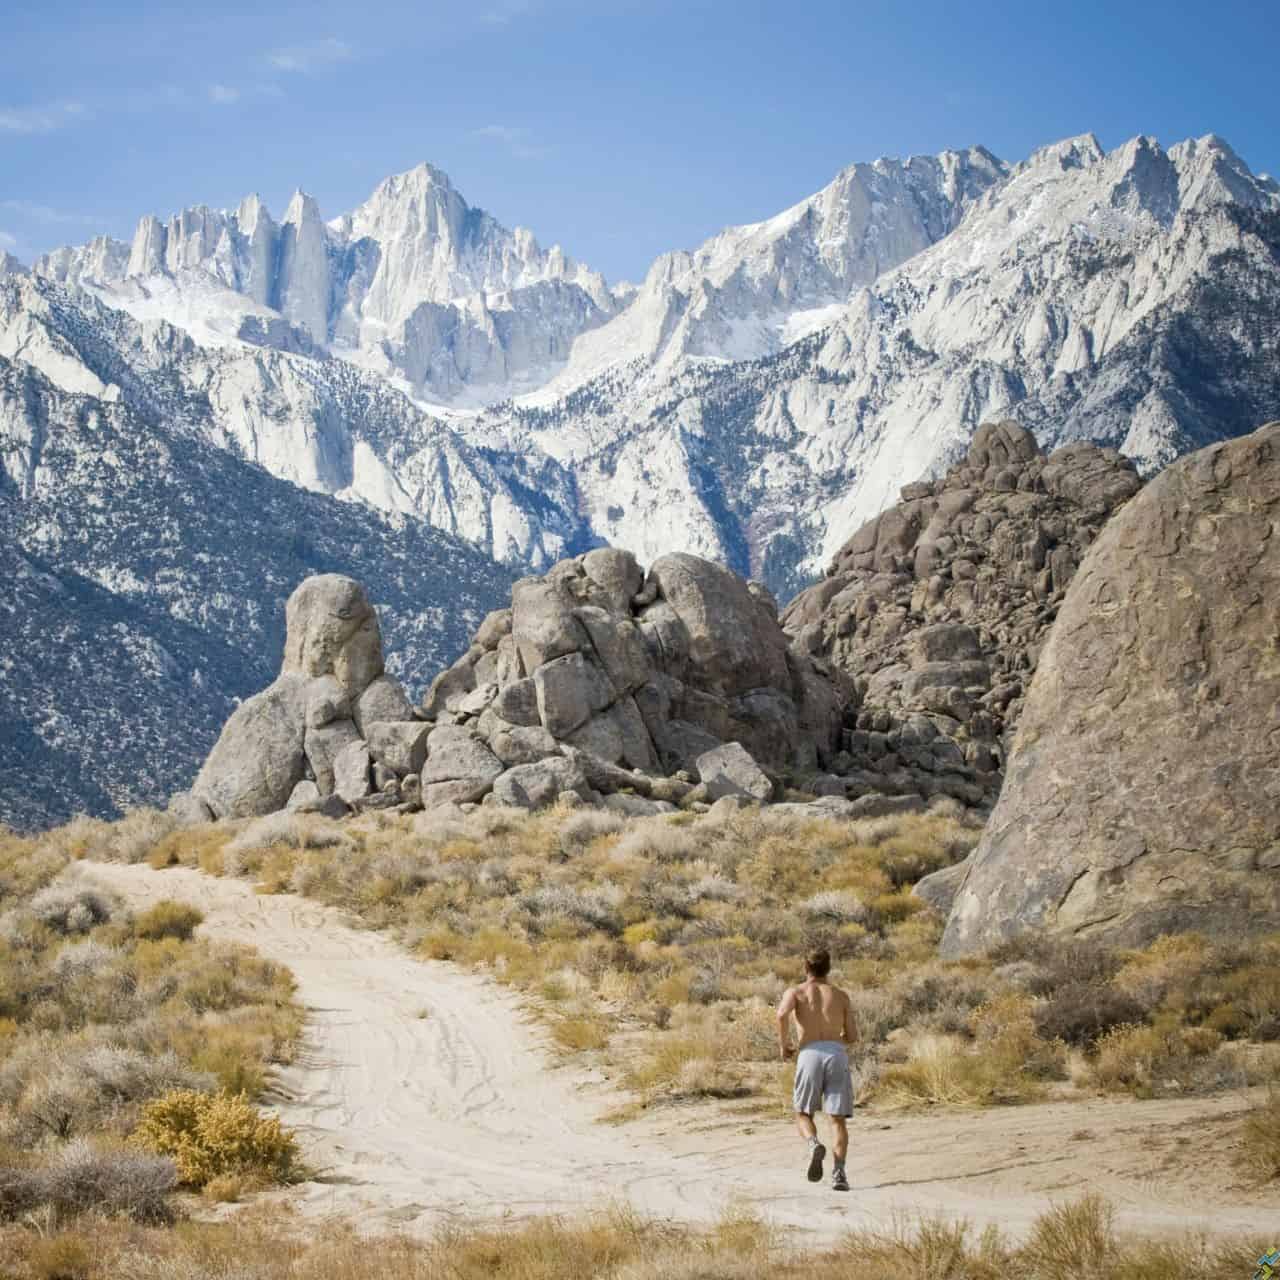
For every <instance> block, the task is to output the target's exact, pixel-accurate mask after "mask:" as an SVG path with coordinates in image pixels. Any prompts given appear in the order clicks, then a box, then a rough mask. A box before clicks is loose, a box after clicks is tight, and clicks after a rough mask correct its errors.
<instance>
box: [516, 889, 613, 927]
mask: <svg viewBox="0 0 1280 1280" xmlns="http://www.w3.org/2000/svg"><path fill="white" fill-rule="evenodd" d="M621 898H622V894H621V891H620V890H618V889H617V888H616V887H615V886H613V885H608V884H606V885H602V886H601V887H600V888H598V889H573V888H570V887H569V886H567V885H542V886H541V887H539V888H537V889H534V890H532V891H531V892H529V893H526V894H523V895H522V896H521V898H520V905H521V906H522V907H523V908H524V909H525V910H526V911H528V912H530V913H531V915H532V916H533V918H534V920H535V921H537V924H538V927H539V929H540V930H541V931H543V932H546V931H547V930H549V929H551V928H554V926H555V925H556V924H557V922H571V923H572V924H574V925H578V926H585V927H586V928H594V929H600V930H602V931H603V932H604V933H607V934H609V935H611V936H612V935H616V934H621V932H622V918H621V916H620V915H619V914H618V905H619V903H620V901H621Z"/></svg>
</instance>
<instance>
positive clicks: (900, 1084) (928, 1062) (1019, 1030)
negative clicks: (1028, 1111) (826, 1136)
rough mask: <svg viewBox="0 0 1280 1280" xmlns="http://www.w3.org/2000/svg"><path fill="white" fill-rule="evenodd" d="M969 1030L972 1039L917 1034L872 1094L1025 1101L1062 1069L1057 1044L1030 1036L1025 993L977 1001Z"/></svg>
mask: <svg viewBox="0 0 1280 1280" xmlns="http://www.w3.org/2000/svg"><path fill="white" fill-rule="evenodd" d="M970 1031H971V1034H972V1037H973V1041H972V1043H966V1042H965V1041H964V1040H963V1039H961V1038H960V1037H958V1036H948V1035H938V1034H925V1035H922V1036H919V1037H917V1038H916V1039H915V1040H914V1041H913V1042H911V1043H910V1045H909V1048H908V1050H907V1060H906V1062H903V1063H901V1064H891V1065H889V1066H886V1067H885V1069H884V1071H883V1072H882V1073H881V1077H880V1081H879V1083H878V1086H877V1096H883V1097H884V1099H885V1100H886V1101H888V1102H890V1103H897V1104H899V1105H901V1104H904V1103H912V1102H918V1101H926V1102H949V1103H967V1104H977V1105H979V1106H991V1105H993V1104H997V1103H1012V1102H1027V1101H1032V1100H1034V1099H1036V1098H1039V1097H1040V1096H1041V1095H1042V1094H1043V1092H1044V1086H1043V1081H1045V1080H1049V1079H1055V1078H1061V1077H1062V1076H1063V1075H1064V1074H1065V1056H1064V1053H1063V1050H1062V1046H1061V1045H1060V1044H1056V1043H1051V1042H1047V1041H1044V1040H1041V1039H1040V1038H1039V1037H1038V1036H1037V1035H1036V1033H1035V1024H1034V1021H1033V1017H1032V1005H1031V1002H1030V1000H1028V999H1027V998H1026V997H1025V996H1018V995H1006V996H1002V997H999V998H997V999H995V1000H993V1001H991V1002H989V1003H988V1004H984V1005H982V1006H980V1007H979V1008H978V1009H976V1010H975V1011H974V1012H973V1014H972V1015H971V1017H970Z"/></svg>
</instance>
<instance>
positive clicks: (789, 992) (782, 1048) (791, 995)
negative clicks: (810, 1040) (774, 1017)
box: [778, 987, 796, 1062]
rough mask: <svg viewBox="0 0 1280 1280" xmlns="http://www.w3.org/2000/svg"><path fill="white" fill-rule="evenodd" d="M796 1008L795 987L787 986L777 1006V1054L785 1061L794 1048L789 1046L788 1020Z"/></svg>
mask: <svg viewBox="0 0 1280 1280" xmlns="http://www.w3.org/2000/svg"><path fill="white" fill-rule="evenodd" d="M795 1008H796V989H795V987H788V988H787V989H786V992H785V993H784V994H783V997H782V1003H781V1004H780V1005H779V1006H778V1056H779V1057H780V1058H781V1059H782V1060H783V1061H784V1062H785V1061H786V1060H787V1059H788V1058H790V1057H791V1055H792V1053H793V1052H794V1050H793V1049H792V1048H791V1034H790V1030H791V1028H790V1025H789V1024H790V1021H791V1015H792V1014H793V1013H794V1012H795Z"/></svg>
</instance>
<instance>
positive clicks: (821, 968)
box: [804, 947, 831, 978]
mask: <svg viewBox="0 0 1280 1280" xmlns="http://www.w3.org/2000/svg"><path fill="white" fill-rule="evenodd" d="M804 967H805V968H806V969H807V970H808V971H809V972H810V973H811V974H813V976H814V977H815V978H825V977H826V976H827V974H829V973H830V972H831V955H830V953H829V952H828V951H827V949H826V947H819V948H817V949H816V950H814V951H810V952H809V954H808V955H807V956H805V958H804Z"/></svg>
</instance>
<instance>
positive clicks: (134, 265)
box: [34, 164, 618, 400]
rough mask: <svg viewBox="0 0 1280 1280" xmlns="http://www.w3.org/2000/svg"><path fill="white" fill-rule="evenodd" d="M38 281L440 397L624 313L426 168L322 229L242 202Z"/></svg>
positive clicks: (316, 216)
mask: <svg viewBox="0 0 1280 1280" xmlns="http://www.w3.org/2000/svg"><path fill="white" fill-rule="evenodd" d="M34 272H35V274H36V275H38V276H41V277H44V278H46V279H49V280H53V281H56V282H58V283H62V284H84V285H86V286H89V287H91V288H93V289H95V290H96V291H98V292H100V293H102V294H103V295H104V296H107V297H109V298H110V299H112V300H113V301H114V302H116V303H117V304H118V305H121V306H123V307H124V308H125V309H126V310H129V311H132V312H133V313H134V314H135V315H138V316H140V317H146V318H151V317H158V316H163V317H165V318H167V319H171V320H173V321H174V322H175V323H177V324H180V325H182V326H183V327H184V328H190V329H191V331H192V332H193V335H194V336H195V337H196V338H197V339H199V340H203V341H206V342H213V343H220V342H226V341H229V340H239V341H242V342H248V343H254V344H259V345H263V346H272V347H279V348H281V349H284V350H296V351H304V352H308V353H320V352H324V351H326V350H328V349H330V348H332V349H335V350H341V351H343V352H346V353H349V354H350V355H351V356H352V357H353V358H354V359H355V360H356V361H357V362H358V363H361V364H364V365H367V366H368V367H369V368H371V369H374V370H376V371H377V372H379V373H383V374H387V375H391V376H395V377H398V378H403V379H406V380H407V381H408V383H409V384H410V385H411V386H412V387H414V388H415V389H416V390H418V391H421V392H425V393H428V394H430V395H431V396H432V397H433V398H436V399H445V400H448V399H453V398H455V397H456V395H457V394H458V393H459V392H460V391H462V390H465V389H468V388H474V389H477V390H478V389H482V388H494V389H497V390H499V391H509V390H510V389H511V388H512V387H513V386H517V385H519V384H520V383H521V382H522V381H527V380H528V379H530V378H531V377H533V378H536V377H537V375H538V374H540V373H544V371H545V369H546V368H547V366H548V365H551V366H554V365H555V364H556V363H558V362H562V361H563V359H564V358H565V356H566V355H567V354H568V347H569V344H570V342H571V341H572V339H573V338H574V337H575V336H576V335H577V334H579V333H581V332H583V331H584V330H586V329H589V328H591V327H593V326H595V325H598V324H600V323H602V322H603V321H604V320H606V319H608V318H609V316H611V315H612V314H613V313H614V311H616V309H617V306H618V299H617V297H615V295H614V294H613V293H611V292H610V291H609V289H608V287H607V286H606V284H605V282H604V280H603V278H602V277H601V276H599V275H598V274H597V273H595V272H592V271H590V270H588V269H586V268H583V267H580V266H578V265H577V264H575V263H574V262H572V261H571V260H570V259H568V258H567V257H566V256H565V255H564V253H563V251H562V250H561V249H559V247H556V248H552V249H551V250H549V251H544V250H542V249H541V248H540V247H539V246H538V243H537V241H536V240H535V239H534V238H533V235H532V234H531V233H530V232H528V231H526V230H524V229H522V228H516V230H515V231H508V230H507V229H506V228H505V227H503V226H501V225H499V224H498V223H497V222H496V221H495V220H494V219H493V218H492V217H490V216H489V215H488V214H487V213H485V212H484V211H483V210H482V209H474V208H472V207H471V206H469V205H468V204H467V202H466V201H465V200H464V199H463V198H462V196H461V195H460V194H459V193H458V192H457V191H456V190H455V189H454V187H453V185H452V184H451V183H450V181H449V178H448V176H447V175H446V174H444V173H442V172H441V171H440V170H438V169H434V168H432V167H431V166H430V165H427V164H422V165H419V166H418V167H417V168H416V169H413V170H410V171H409V172H408V173H402V174H397V175H395V176H393V177H390V178H387V179H386V180H385V181H384V182H382V183H381V184H379V186H378V188H377V190H376V191H374V192H373V194H372V195H371V196H370V197H369V199H368V200H367V201H366V202H365V203H364V204H363V205H361V206H360V207H359V208H357V209H355V210H353V211H352V212H351V213H349V214H345V215H343V216H342V217H340V218H337V219H334V220H333V221H331V222H329V223H325V222H324V221H323V219H322V218H321V216H320V209H319V206H318V205H317V204H316V202H315V200H314V199H313V198H312V197H310V196H308V195H306V194H305V193H303V192H301V191H299V192H296V193H295V194H294V196H293V198H292V200H291V201H290V202H289V207H288V208H287V209H286V210H285V213H284V217H283V218H282V220H281V221H280V222H278V223H277V222H276V221H275V219H274V218H272V216H271V214H270V213H269V211H268V210H267V208H266V206H265V205H264V204H263V203H262V201H261V199H260V198H259V197H258V196H256V195H251V196H247V197H246V198H245V199H244V200H243V201H241V203H240V205H239V207H238V208H236V209H234V210H216V209H209V208H207V207H205V206H203V205H200V206H196V207H194V208H190V209H186V210H184V211H183V212H181V213H179V214H175V215H174V216H173V217H172V218H170V219H168V220H167V221H161V220H160V219H159V218H157V217H155V216H154V215H148V216H146V217H144V218H142V219H141V221H140V222H139V223H138V227H137V230H136V232H135V233H134V237H133V241H132V243H131V244H127V245H126V244H125V243H124V242H122V241H117V240H112V239H110V238H108V237H99V238H98V239H96V240H93V241H91V242H90V243H89V244H88V245H85V246H84V247H83V248H79V249H71V248H68V249H60V250H58V251H56V252H55V253H52V254H47V255H45V256H44V257H42V258H40V259H39V260H38V261H37V262H36V263H35V266H34ZM544 376H545V374H544Z"/></svg>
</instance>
